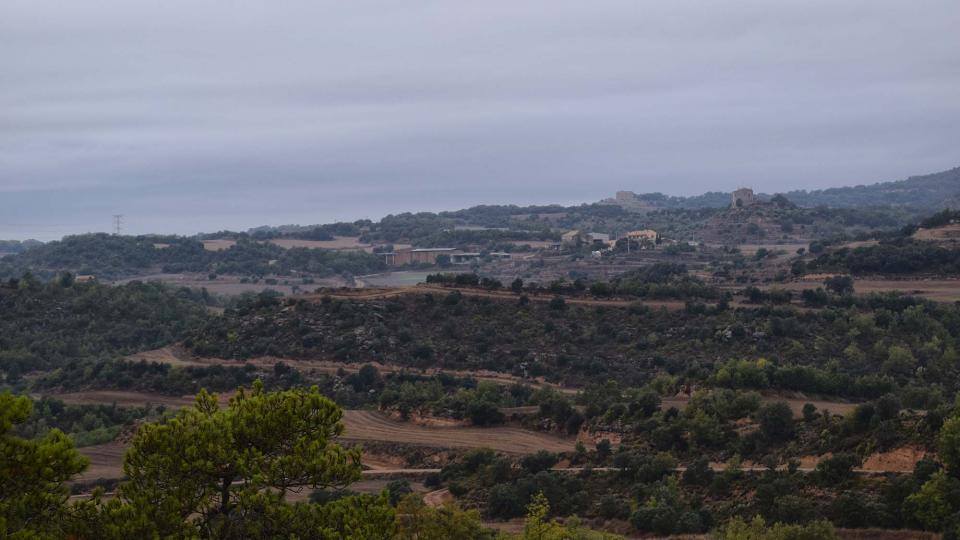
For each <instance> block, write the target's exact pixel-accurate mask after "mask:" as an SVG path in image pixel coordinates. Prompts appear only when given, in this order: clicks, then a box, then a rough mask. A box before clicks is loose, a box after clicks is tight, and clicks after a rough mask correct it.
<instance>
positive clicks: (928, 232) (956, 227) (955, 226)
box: [913, 223, 960, 243]
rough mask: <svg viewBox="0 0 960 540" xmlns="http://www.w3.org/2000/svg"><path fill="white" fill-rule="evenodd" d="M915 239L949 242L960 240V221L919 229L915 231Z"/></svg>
mask: <svg viewBox="0 0 960 540" xmlns="http://www.w3.org/2000/svg"><path fill="white" fill-rule="evenodd" d="M913 239H914V240H927V241H935V242H949V243H954V242H960V223H951V224H949V225H944V226H942V227H936V228H933V229H917V232H915V233H913Z"/></svg>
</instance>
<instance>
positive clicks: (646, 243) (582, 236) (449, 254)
mask: <svg viewBox="0 0 960 540" xmlns="http://www.w3.org/2000/svg"><path fill="white" fill-rule="evenodd" d="M623 238H627V239H629V240H630V241H629V242H628V243H627V249H628V250H630V249H655V248H656V247H657V245H658V244H660V241H661V240H660V234H659V233H657V231H654V230H653V229H643V230H638V231H630V232H628V233H626V234H624V235H622V236H621V237H620V238H614V237H612V236H611V235H609V234H606V233H598V232H587V231H580V230H572V231H567V232H565V233H563V235H561V237H560V242H559V243H556V244H552V245H550V246H549V248H550V249H555V250H558V251H559V250H560V249H562V248H581V247H590V248H591V249H592V250H593V251H594V253H595V254H597V253H601V252H603V251H605V250H608V249H612V248H614V247H615V246H616V245H617V242H618V240H621V239H623ZM379 255H380V256H381V257H383V260H384V262H386V263H387V265H388V266H406V265H411V264H438V263H449V264H455V265H467V264H471V263H473V262H477V261H479V260H480V259H481V257H489V258H492V259H509V258H510V254H509V253H504V252H492V253H486V254H483V255H481V254H480V253H479V252H471V251H464V250H461V249H457V248H451V247H434V248H402V249H395V250H393V251H390V252H387V253H380V254H379Z"/></svg>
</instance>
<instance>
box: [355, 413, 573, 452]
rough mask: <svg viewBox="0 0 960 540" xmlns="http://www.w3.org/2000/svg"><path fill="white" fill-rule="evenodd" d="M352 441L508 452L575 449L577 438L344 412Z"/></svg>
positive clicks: (516, 429)
mask: <svg viewBox="0 0 960 540" xmlns="http://www.w3.org/2000/svg"><path fill="white" fill-rule="evenodd" d="M343 419H344V424H345V426H346V430H345V431H344V435H343V438H344V439H345V440H348V441H364V440H371V441H398V442H403V443H407V444H419V445H424V446H439V447H445V448H481V447H486V448H491V449H493V450H496V451H498V452H503V453H505V454H530V453H535V452H537V451H539V450H548V451H550V452H570V451H573V449H574V445H575V441H574V440H573V439H563V438H560V437H557V436H555V435H549V434H546V433H538V432H535V431H529V430H525V429H520V428H515V427H492V428H477V427H427V426H421V425H417V424H412V423H410V422H397V421H395V420H391V419H390V418H388V417H387V416H385V415H383V414H381V413H378V412H374V411H344V416H343Z"/></svg>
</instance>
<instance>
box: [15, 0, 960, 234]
mask: <svg viewBox="0 0 960 540" xmlns="http://www.w3.org/2000/svg"><path fill="white" fill-rule="evenodd" d="M958 26H960V4H957V3H956V2H955V1H953V0H932V1H929V2H924V3H922V4H915V3H908V2H899V1H893V0H885V1H862V0H858V1H852V2H827V1H796V2H776V3H771V2H765V1H749V2H709V3H707V2H693V1H671V2H639V1H636V0H630V1H598V2H556V1H553V2H546V1H540V0H536V1H533V0H531V1H529V2H507V1H499V0H495V1H488V2H473V3H466V2H462V3H461V2H456V3H455V2H442V1H416V2H375V1H362V0H359V1H354V2H317V1H306V0H291V1H287V2H250V1H239V2H230V3H224V2H212V1H209V0H192V1H182V0H174V1H165V2H154V1H149V2H148V1H120V0H89V1H85V2H52V1H46V0H6V1H5V2H4V3H3V4H2V6H0V237H27V236H38V237H44V238H50V237H56V236H59V235H61V234H65V233H69V232H83V231H88V230H105V229H108V228H109V223H110V214H113V213H124V214H127V215H128V216H129V217H128V224H129V230H130V231H131V232H147V231H165V232H182V233H190V232H196V231H198V230H212V229H219V228H224V227H230V228H246V227H249V226H254V225H259V224H262V223H275V224H276V223H289V222H325V221H331V220H335V219H355V218H359V217H371V218H376V217H379V216H381V215H383V214H385V213H388V212H398V211H405V210H426V209H430V210H437V209H444V208H458V207H463V206H468V205H472V204H478V203H501V202H503V203H506V202H515V203H548V202H559V203H573V202H580V201H588V200H596V199H599V198H601V197H603V196H606V195H607V194H609V193H610V192H612V191H614V190H616V189H633V190H635V191H663V192H667V193H672V194H692V193H697V192H701V191H705V190H718V189H720V190H722V189H730V188H731V187H734V186H735V185H738V184H749V185H753V186H755V187H757V188H759V189H762V190H764V191H770V192H772V191H778V190H787V189H793V188H798V187H807V188H819V187H827V186H833V185H844V184H856V183H868V182H874V181H881V180H891V179H898V178H902V177H905V176H908V175H910V174H920V173H925V172H934V171H938V170H943V169H946V168H950V167H953V166H956V165H957V164H958V163H960V148H958V147H957V145H956V126H957V124H958V121H960V99H957V96H958V95H960V41H958V39H957V37H956V28H957V27H958Z"/></svg>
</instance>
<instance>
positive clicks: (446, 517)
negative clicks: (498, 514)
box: [396, 494, 496, 540]
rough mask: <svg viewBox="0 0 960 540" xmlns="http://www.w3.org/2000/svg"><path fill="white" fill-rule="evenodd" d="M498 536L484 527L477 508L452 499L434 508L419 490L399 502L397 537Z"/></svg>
mask: <svg viewBox="0 0 960 540" xmlns="http://www.w3.org/2000/svg"><path fill="white" fill-rule="evenodd" d="M495 536H496V535H495V534H494V533H493V531H491V530H489V529H485V528H484V527H483V524H482V523H481V522H480V513H479V512H477V511H476V510H470V511H463V510H460V509H459V508H457V507H456V506H454V505H453V504H450V503H446V504H444V505H442V506H439V507H437V508H431V507H429V506H427V505H426V504H424V502H423V499H422V498H421V497H420V496H419V495H416V494H410V495H407V496H406V497H404V498H403V499H402V500H401V501H400V503H399V504H398V505H397V536H396V538H397V540H446V539H447V538H458V539H459V538H462V539H463V540H493V538H495Z"/></svg>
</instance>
